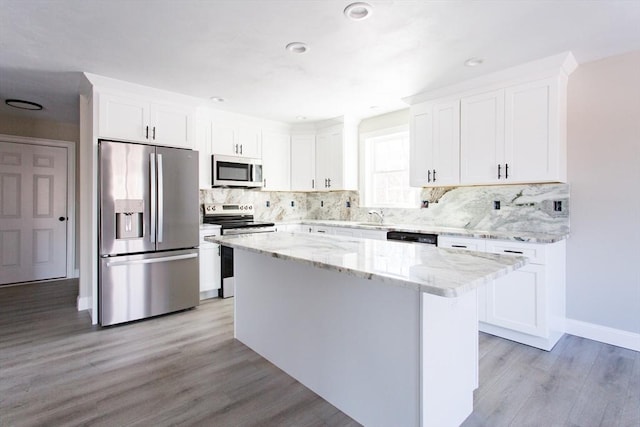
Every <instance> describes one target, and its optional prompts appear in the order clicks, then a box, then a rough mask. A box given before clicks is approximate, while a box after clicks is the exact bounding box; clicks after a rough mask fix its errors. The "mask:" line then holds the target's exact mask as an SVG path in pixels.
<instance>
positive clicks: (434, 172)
mask: <svg viewBox="0 0 640 427" xmlns="http://www.w3.org/2000/svg"><path fill="white" fill-rule="evenodd" d="M433 182H436V170H435V169H434V170H433Z"/></svg>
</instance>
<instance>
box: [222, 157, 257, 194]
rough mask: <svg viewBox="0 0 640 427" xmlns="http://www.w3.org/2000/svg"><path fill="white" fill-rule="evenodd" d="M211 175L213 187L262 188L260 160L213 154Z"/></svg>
mask: <svg viewBox="0 0 640 427" xmlns="http://www.w3.org/2000/svg"><path fill="white" fill-rule="evenodd" d="M211 175H212V176H211V182H212V185H213V186H214V187H245V188H246V187H262V160H261V159H249V158H246V157H235V156H220V155H217V154H214V155H212V156H211Z"/></svg>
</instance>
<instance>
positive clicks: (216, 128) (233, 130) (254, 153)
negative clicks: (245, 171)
mask: <svg viewBox="0 0 640 427" xmlns="http://www.w3.org/2000/svg"><path fill="white" fill-rule="evenodd" d="M213 152H214V153H215V154H224V155H227V156H242V157H251V158H255V159H259V158H261V157H262V132H261V131H260V129H258V128H255V127H252V126H250V125H247V124H236V123H225V122H224V121H214V123H213Z"/></svg>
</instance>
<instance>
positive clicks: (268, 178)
mask: <svg viewBox="0 0 640 427" xmlns="http://www.w3.org/2000/svg"><path fill="white" fill-rule="evenodd" d="M290 171H291V143H290V137H289V135H288V134H283V133H275V132H264V133H263V138H262V176H263V187H262V189H263V190H266V191H289V190H291V173H290Z"/></svg>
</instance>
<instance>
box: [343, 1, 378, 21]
mask: <svg viewBox="0 0 640 427" xmlns="http://www.w3.org/2000/svg"><path fill="white" fill-rule="evenodd" d="M372 13H373V6H371V5H370V4H369V3H365V2H356V3H351V4H350V5H349V6H347V7H346V8H345V9H344V16H346V17H347V18H349V19H351V20H352V21H362V20H363V19H366V18H368V17H369V16H371V14H372Z"/></svg>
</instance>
